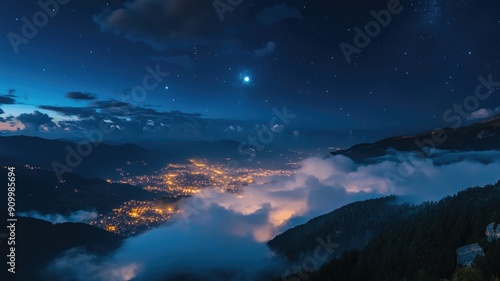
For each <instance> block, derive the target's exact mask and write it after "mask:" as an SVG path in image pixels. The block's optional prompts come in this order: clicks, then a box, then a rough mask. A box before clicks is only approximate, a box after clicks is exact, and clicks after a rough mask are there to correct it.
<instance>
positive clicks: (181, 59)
mask: <svg viewBox="0 0 500 281" xmlns="http://www.w3.org/2000/svg"><path fill="white" fill-rule="evenodd" d="M151 58H152V59H153V60H155V61H160V62H166V63H169V64H175V65H179V66H181V67H182V68H184V69H186V70H192V69H194V68H195V66H194V62H193V59H192V58H191V57H190V56H188V55H183V56H172V57H159V56H152V57H151Z"/></svg>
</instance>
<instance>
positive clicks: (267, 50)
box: [253, 41, 276, 57]
mask: <svg viewBox="0 0 500 281" xmlns="http://www.w3.org/2000/svg"><path fill="white" fill-rule="evenodd" d="M274 50H276V43H274V42H273V41H269V42H267V43H266V45H265V46H264V47H263V48H261V49H257V50H255V51H254V52H253V53H254V54H255V56H256V57H265V56H267V55H270V54H272V53H273V52H274Z"/></svg>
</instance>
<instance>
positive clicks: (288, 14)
mask: <svg viewBox="0 0 500 281" xmlns="http://www.w3.org/2000/svg"><path fill="white" fill-rule="evenodd" d="M286 19H296V20H302V19H303V16H302V13H301V12H300V11H299V10H297V9H295V8H292V7H289V6H285V5H276V6H274V7H271V8H267V9H265V10H263V11H262V12H260V14H259V15H258V16H257V21H258V22H259V23H261V24H262V25H266V26H271V25H274V24H276V23H278V22H281V21H283V20H286Z"/></svg>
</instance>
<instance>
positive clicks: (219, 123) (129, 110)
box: [39, 100, 229, 139]
mask: <svg viewBox="0 0 500 281" xmlns="http://www.w3.org/2000/svg"><path fill="white" fill-rule="evenodd" d="M39 108H40V109H44V110H50V111H54V112H57V113H59V114H61V115H64V116H71V117H77V119H76V120H62V121H59V122H58V125H59V127H60V130H63V131H69V132H80V131H87V130H91V129H94V128H98V127H99V126H100V122H102V120H104V121H105V122H108V123H109V124H110V125H111V127H112V128H114V129H115V130H114V131H113V133H112V134H110V135H108V136H107V137H110V138H114V139H123V138H127V139H130V138H132V139H136V138H143V137H151V138H161V137H170V138H182V139H186V138H191V139H205V138H208V137H210V136H215V135H218V134H217V133H216V132H218V131H222V130H223V129H224V128H226V127H227V126H228V123H229V121H226V120H211V119H206V118H203V117H202V115H201V114H199V113H184V112H181V111H178V110H173V111H169V112H162V111H157V110H155V109H152V108H146V107H143V106H138V105H133V104H130V103H127V102H122V101H117V100H107V101H91V102H89V103H88V105H87V106H85V107H83V106H82V107H62V106H52V105H41V106H39Z"/></svg>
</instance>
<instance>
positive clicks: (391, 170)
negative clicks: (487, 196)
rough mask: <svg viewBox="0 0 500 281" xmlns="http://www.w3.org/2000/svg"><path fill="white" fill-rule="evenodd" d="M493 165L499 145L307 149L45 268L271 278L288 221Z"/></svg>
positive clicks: (417, 196)
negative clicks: (293, 159) (418, 152)
mask: <svg viewBox="0 0 500 281" xmlns="http://www.w3.org/2000/svg"><path fill="white" fill-rule="evenodd" d="M498 171H500V151H483V152H460V153H457V152H446V151H441V150H434V151H433V152H432V153H431V156H430V157H429V158H425V159H414V158H411V155H410V154H409V153H399V152H398V153H396V152H392V153H391V154H390V155H387V156H384V157H381V158H379V159H377V161H376V163H374V164H369V165H360V164H358V163H355V162H353V161H352V160H350V159H349V158H346V157H344V156H335V157H329V158H327V159H321V158H309V159H307V160H305V161H304V163H303V166H302V168H301V169H299V170H298V171H297V172H296V173H294V174H293V175H292V176H290V177H271V178H262V179H259V180H257V181H256V182H255V184H253V185H250V186H248V187H246V188H245V191H244V192H243V194H241V195H234V194H227V193H220V192H218V191H215V190H206V191H204V192H202V193H200V194H197V195H196V196H194V197H191V198H188V199H185V200H183V201H182V206H183V210H184V211H183V213H181V214H180V215H179V216H178V217H177V219H176V221H175V222H174V223H173V224H170V225H168V226H162V227H160V228H157V229H153V230H151V231H149V232H147V233H144V234H142V235H139V236H136V237H132V238H129V239H128V240H126V241H125V243H124V245H123V246H122V247H121V248H120V249H119V250H118V251H116V252H115V253H114V254H113V255H112V256H111V257H108V258H106V259H102V258H96V257H91V256H89V255H88V254H87V253H83V252H79V253H75V252H74V251H73V252H69V253H67V254H66V255H64V256H63V257H60V258H59V259H57V260H56V261H54V262H53V263H52V265H51V267H50V269H49V270H51V271H52V272H61V273H64V274H61V275H64V276H65V277H66V278H67V279H66V280H74V279H76V280H88V281H93V280H95V281H100V280H117V281H125V280H134V281H137V280H141V281H142V280H153V281H154V280H159V281H163V280H190V279H188V277H187V276H190V277H192V278H193V279H192V280H269V279H270V277H269V276H281V275H282V273H283V272H284V271H286V270H287V268H286V266H287V265H286V264H284V262H282V261H280V259H277V258H276V257H274V256H273V253H271V252H270V251H269V249H268V248H267V247H266V245H265V242H266V241H268V240H269V239H271V238H273V237H274V236H275V235H277V234H279V233H280V232H282V231H284V230H286V229H288V228H290V227H293V226H295V225H297V224H299V223H303V222H305V221H307V220H309V219H311V218H312V217H315V216H317V215H320V214H324V213H327V212H330V211H332V210H334V209H336V208H339V207H341V206H344V205H346V204H349V203H351V202H354V201H359V200H363V199H369V198H375V197H380V196H384V195H390V194H398V195H401V196H402V197H403V198H405V199H406V200H411V201H412V202H414V203H419V202H422V201H427V200H438V199H440V198H442V197H444V196H446V195H451V194H454V193H456V192H457V191H460V190H462V189H464V188H467V187H470V186H482V185H485V184H489V183H495V182H496V181H498V180H499V179H500V174H499V173H498ZM84 272H90V273H89V274H86V275H85V274H84ZM80 276H83V277H80ZM175 278H179V279H175ZM63 280H64V279H63Z"/></svg>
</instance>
